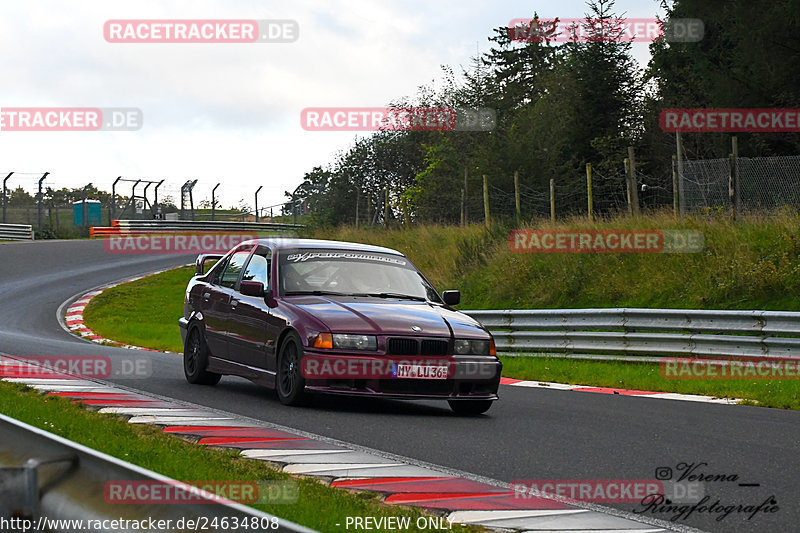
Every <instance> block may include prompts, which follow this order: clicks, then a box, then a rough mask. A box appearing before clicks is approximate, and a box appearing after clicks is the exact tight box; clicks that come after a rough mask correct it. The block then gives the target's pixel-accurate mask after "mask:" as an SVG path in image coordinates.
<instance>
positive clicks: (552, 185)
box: [550, 178, 556, 222]
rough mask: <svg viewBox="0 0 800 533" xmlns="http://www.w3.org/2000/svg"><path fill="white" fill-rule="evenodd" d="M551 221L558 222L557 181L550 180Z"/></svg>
mask: <svg viewBox="0 0 800 533" xmlns="http://www.w3.org/2000/svg"><path fill="white" fill-rule="evenodd" d="M550 221H551V222H555V221H556V180H555V179H553V178H550Z"/></svg>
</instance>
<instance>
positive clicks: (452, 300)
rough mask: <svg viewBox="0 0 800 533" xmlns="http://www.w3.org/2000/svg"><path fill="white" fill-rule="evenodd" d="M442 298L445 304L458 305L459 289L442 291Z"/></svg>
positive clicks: (459, 300)
mask: <svg viewBox="0 0 800 533" xmlns="http://www.w3.org/2000/svg"><path fill="white" fill-rule="evenodd" d="M442 300H444V303H446V304H447V305H458V304H459V303H461V291H444V292H443V293H442Z"/></svg>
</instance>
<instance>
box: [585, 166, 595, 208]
mask: <svg viewBox="0 0 800 533" xmlns="http://www.w3.org/2000/svg"><path fill="white" fill-rule="evenodd" d="M586 192H587V196H586V197H587V202H588V206H587V207H588V209H589V222H594V198H593V197H592V164H591V163H586Z"/></svg>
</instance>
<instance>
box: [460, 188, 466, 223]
mask: <svg viewBox="0 0 800 533" xmlns="http://www.w3.org/2000/svg"><path fill="white" fill-rule="evenodd" d="M465 200H466V195H465V194H464V187H461V227H462V228H463V227H464V226H466V225H467V217H466V214H467V213H466V212H465V211H464V207H465V206H464V202H465Z"/></svg>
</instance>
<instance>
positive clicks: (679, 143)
mask: <svg viewBox="0 0 800 533" xmlns="http://www.w3.org/2000/svg"><path fill="white" fill-rule="evenodd" d="M675 148H676V150H677V152H678V157H677V159H678V213H679V214H680V216H681V218H683V217H684V216H685V215H686V195H685V194H684V190H683V176H684V173H683V140H682V139H681V132H679V131H676V132H675Z"/></svg>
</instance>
